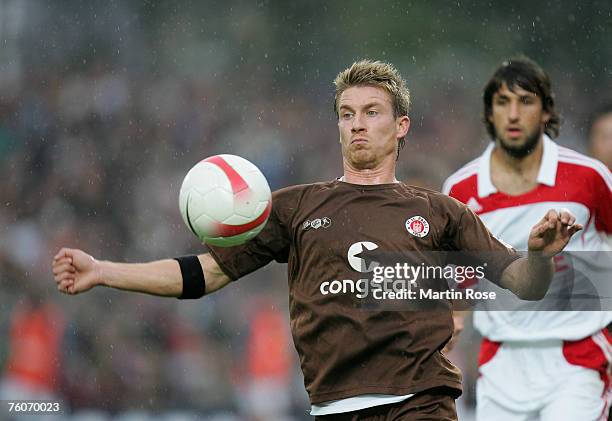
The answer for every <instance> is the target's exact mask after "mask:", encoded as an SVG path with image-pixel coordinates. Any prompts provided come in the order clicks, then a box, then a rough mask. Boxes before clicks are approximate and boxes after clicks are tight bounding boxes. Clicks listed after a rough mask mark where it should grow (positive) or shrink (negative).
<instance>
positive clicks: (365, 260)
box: [211, 180, 519, 404]
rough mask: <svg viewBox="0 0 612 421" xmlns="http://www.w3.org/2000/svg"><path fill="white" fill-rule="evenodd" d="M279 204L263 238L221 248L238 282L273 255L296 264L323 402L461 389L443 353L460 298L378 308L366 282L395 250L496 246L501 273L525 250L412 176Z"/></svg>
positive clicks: (305, 341) (291, 193) (492, 274)
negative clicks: (422, 306) (409, 180)
mask: <svg viewBox="0 0 612 421" xmlns="http://www.w3.org/2000/svg"><path fill="white" fill-rule="evenodd" d="M272 203H273V205H272V212H271V215H270V219H269V220H268V223H267V224H266V226H265V228H264V229H263V231H262V232H261V233H260V234H259V235H258V236H257V237H256V238H254V239H253V240H251V241H250V242H248V243H246V244H244V245H242V246H237V247H231V248H218V247H211V254H212V255H213V257H214V259H215V260H216V261H217V263H218V264H219V266H220V267H221V269H222V270H223V271H224V272H225V273H226V274H227V275H228V276H229V277H230V278H231V279H232V280H235V279H238V278H240V277H241V276H244V275H246V274H248V273H250V272H252V271H254V270H256V269H258V268H260V267H262V266H264V265H266V264H267V263H269V262H270V261H272V260H276V261H277V262H280V263H285V262H286V263H288V278H289V293H290V297H289V302H290V316H291V331H292V334H293V339H294V342H295V347H296V349H297V351H298V353H299V356H300V362H301V366H302V371H303V373H304V382H305V385H306V389H307V391H308V393H309V396H310V401H311V403H313V404H317V403H321V402H325V401H329V400H335V399H342V398H347V397H351V396H356V395H361V394H369V393H382V394H397V395H404V394H409V393H416V392H419V391H423V390H426V389H429V388H433V387H436V386H448V387H451V388H454V389H456V390H457V392H458V394H459V393H460V390H461V376H460V373H459V370H458V369H457V368H456V367H454V366H453V365H452V364H451V363H450V362H449V361H448V360H447V359H446V358H445V357H444V355H442V353H441V352H440V350H441V349H442V348H443V347H444V344H445V343H446V342H447V341H448V340H449V338H450V337H451V334H452V330H453V322H452V318H451V313H450V306H449V305H446V306H443V307H440V308H437V309H435V310H427V311H413V310H402V311H391V310H390V309H388V308H384V307H379V308H378V309H375V310H373V309H371V308H367V306H364V305H363V302H364V301H367V300H366V299H365V298H363V297H360V296H359V294H356V293H355V292H356V290H355V288H356V285H358V282H359V281H360V280H362V279H365V278H367V277H368V276H369V275H371V272H372V267H373V266H372V265H376V264H377V261H379V260H381V257H380V256H385V255H386V256H389V255H391V256H395V257H398V256H399V257H401V256H408V255H409V256H410V257H409V259H410V260H412V261H413V262H412V263H413V264H418V262H414V260H415V256H416V259H417V260H422V262H426V263H427V264H429V265H444V264H445V263H446V262H444V261H439V260H440V259H443V257H441V256H444V254H443V253H437V254H435V253H433V254H431V253H430V252H434V251H439V252H443V251H453V250H461V251H463V252H464V253H466V254H467V255H471V254H472V258H473V259H475V260H476V261H477V260H478V256H479V254H478V252H494V253H490V254H488V255H487V256H488V258H487V264H486V265H485V266H486V277H487V278H488V279H490V280H493V281H495V280H497V279H499V277H500V276H501V273H502V272H503V270H504V269H505V268H506V267H507V266H508V265H509V264H510V263H511V262H512V261H514V260H515V259H517V258H518V257H519V256H518V255H517V254H516V253H515V252H514V251H513V250H510V249H508V248H507V247H506V246H504V245H503V244H501V243H500V242H499V241H497V240H496V239H495V238H494V237H493V236H492V235H491V234H490V233H489V231H488V230H487V229H486V228H485V226H484V225H483V224H482V222H481V221H480V220H479V219H478V217H476V216H475V215H474V214H473V213H472V212H471V211H470V210H469V209H468V208H466V207H465V206H464V205H463V204H460V203H459V202H458V201H456V200H454V199H451V198H449V197H447V196H445V195H442V194H440V193H437V192H433V191H430V190H427V189H422V188H417V187H412V186H408V185H405V184H403V183H394V184H378V185H355V184H350V183H345V182H342V181H339V180H335V181H332V182H326V183H315V184H308V185H300V186H293V187H288V188H285V189H282V190H279V191H276V192H275V193H274V194H273V202H272ZM376 253H378V254H376ZM370 298H371V297H370ZM447 304H448V303H447Z"/></svg>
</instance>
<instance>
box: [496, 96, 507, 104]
mask: <svg viewBox="0 0 612 421" xmlns="http://www.w3.org/2000/svg"><path fill="white" fill-rule="evenodd" d="M507 103H508V99H507V98H497V99H496V100H495V105H506V104H507Z"/></svg>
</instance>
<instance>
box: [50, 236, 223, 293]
mask: <svg viewBox="0 0 612 421" xmlns="http://www.w3.org/2000/svg"><path fill="white" fill-rule="evenodd" d="M198 259H199V260H200V264H201V265H202V269H203V271H204V279H205V280H206V293H211V292H214V291H216V290H218V289H220V288H223V287H224V286H225V285H227V284H228V283H229V281H230V279H229V278H228V277H227V275H225V274H224V273H223V271H222V270H221V268H220V267H219V265H218V264H217V263H216V262H215V260H214V259H213V258H212V257H211V256H210V254H201V255H199V256H198ZM53 276H54V278H55V282H56V283H57V288H58V290H59V291H61V292H64V293H66V294H78V293H81V292H85V291H88V290H90V289H91V288H93V287H95V286H98V285H101V286H107V287H111V288H115V289H121V290H125V291H135V292H143V293H146V294H151V295H159V296H164V297H178V296H180V295H181V294H182V292H183V279H182V276H181V270H180V267H179V264H178V262H177V261H176V260H173V259H165V260H157V261H154V262H149V263H116V262H109V261H100V260H96V259H94V258H93V257H92V256H90V255H89V254H87V253H85V252H83V251H82V250H78V249H67V248H63V249H61V250H60V252H59V253H58V254H57V255H56V256H55V257H54V259H53Z"/></svg>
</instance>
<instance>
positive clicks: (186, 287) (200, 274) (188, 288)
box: [174, 256, 206, 300]
mask: <svg viewBox="0 0 612 421" xmlns="http://www.w3.org/2000/svg"><path fill="white" fill-rule="evenodd" d="M174 260H176V261H177V262H178V264H179V266H180V267H181V275H182V276H183V293H182V294H181V296H180V297H178V299H179V300H185V299H191V298H201V297H202V296H203V295H204V294H205V293H206V281H205V280H204V271H203V270H202V265H201V264H200V260H199V259H198V256H181V257H175V258H174Z"/></svg>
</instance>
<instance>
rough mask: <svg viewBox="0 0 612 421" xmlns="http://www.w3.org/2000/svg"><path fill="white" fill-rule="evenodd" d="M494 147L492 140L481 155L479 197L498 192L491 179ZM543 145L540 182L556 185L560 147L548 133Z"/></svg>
mask: <svg viewBox="0 0 612 421" xmlns="http://www.w3.org/2000/svg"><path fill="white" fill-rule="evenodd" d="M494 147H495V143H494V142H490V143H489V146H487V149H485V151H484V153H483V154H482V155H481V157H480V163H479V165H478V197H487V196H489V195H491V194H493V193H497V188H496V187H495V186H494V185H493V181H492V180H491V153H492V152H493V148H494ZM543 147H544V151H543V153H542V162H541V163H540V171H539V172H538V183H540V184H545V185H547V186H551V187H552V186H554V185H555V179H556V178H557V164H558V162H559V148H558V146H557V144H556V143H555V142H553V141H552V140H551V139H550V137H548V136H547V135H544V141H543Z"/></svg>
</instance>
